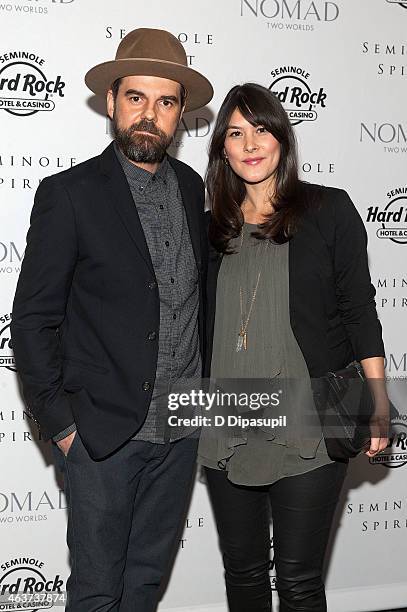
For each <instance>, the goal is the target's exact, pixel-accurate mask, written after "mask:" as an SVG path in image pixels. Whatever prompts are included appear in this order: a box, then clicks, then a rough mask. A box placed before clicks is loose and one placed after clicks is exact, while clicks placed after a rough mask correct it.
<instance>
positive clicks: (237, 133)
mask: <svg viewBox="0 0 407 612" xmlns="http://www.w3.org/2000/svg"><path fill="white" fill-rule="evenodd" d="M240 134H241V132H239V131H238V130H235V131H234V132H230V133H229V136H232V137H236V136H240Z"/></svg>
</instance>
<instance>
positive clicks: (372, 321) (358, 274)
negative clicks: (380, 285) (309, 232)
mask: <svg viewBox="0 0 407 612" xmlns="http://www.w3.org/2000/svg"><path fill="white" fill-rule="evenodd" d="M336 195H337V197H336V202H335V204H336V205H335V255H334V264H335V283H336V295H337V301H338V308H339V310H340V312H341V316H342V320H343V322H344V324H345V327H346V331H347V333H348V336H349V339H350V341H351V343H352V347H353V352H354V355H355V359H357V360H358V361H360V363H361V364H362V367H363V371H364V373H365V376H366V378H367V379H368V382H369V388H370V391H371V393H372V398H373V401H374V406H375V412H374V415H373V417H372V421H371V445H370V449H369V450H368V451H367V452H366V454H367V455H368V456H369V457H372V456H373V455H375V454H376V453H378V452H380V451H382V450H383V449H384V448H386V446H387V445H388V424H389V400H388V397H387V391H386V382H385V372H384V355H385V353H384V346H383V340H382V328H381V325H380V321H379V319H378V317H377V312H376V303H375V299H374V298H375V293H376V291H375V288H374V287H373V285H372V282H371V279H370V273H369V266H368V257H367V234H366V230H365V227H364V224H363V221H362V219H361V217H360V215H359V213H358V211H357V209H356V207H355V206H354V204H353V202H352V200H351V199H350V197H349V196H348V194H347V193H346V192H345V191H339V192H337V193H336Z"/></svg>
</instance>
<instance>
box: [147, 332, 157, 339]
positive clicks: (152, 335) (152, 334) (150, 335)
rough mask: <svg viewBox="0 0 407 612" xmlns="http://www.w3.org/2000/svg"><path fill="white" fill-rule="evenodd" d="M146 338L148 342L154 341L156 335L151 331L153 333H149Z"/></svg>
mask: <svg viewBox="0 0 407 612" xmlns="http://www.w3.org/2000/svg"><path fill="white" fill-rule="evenodd" d="M147 338H148V339H149V340H155V339H156V338H157V334H156V333H155V332H154V331H153V332H150V333H149V334H148V336H147Z"/></svg>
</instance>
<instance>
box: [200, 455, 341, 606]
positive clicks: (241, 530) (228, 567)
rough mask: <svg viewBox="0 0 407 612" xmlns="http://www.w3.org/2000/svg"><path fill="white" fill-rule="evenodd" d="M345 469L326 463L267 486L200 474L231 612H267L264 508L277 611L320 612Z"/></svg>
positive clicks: (219, 474)
mask: <svg viewBox="0 0 407 612" xmlns="http://www.w3.org/2000/svg"><path fill="white" fill-rule="evenodd" d="M346 468H347V464H346V463H339V462H335V463H330V464H328V465H324V466H322V467H319V468H316V469H314V470H311V471H309V472H307V473H305V474H300V475H298V476H290V477H286V478H282V479H280V480H278V481H277V482H275V483H274V484H272V485H269V486H266V487H244V486H238V485H234V484H233V483H231V482H230V481H229V480H228V479H227V474H226V472H224V471H220V470H213V469H210V468H205V472H206V476H207V481H208V488H209V493H210V497H211V501H212V505H213V509H214V513H215V519H216V523H217V528H218V534H219V541H220V548H221V552H222V555H223V563H224V567H225V581H226V592H227V598H228V603H229V610H230V612H269V611H270V610H271V586H270V577H269V567H270V508H271V516H272V521H273V547H274V562H275V569H276V574H277V581H276V587H277V592H278V596H279V599H280V612H291V611H292V610H296V611H302V612H325V611H326V609H327V607H326V599H325V587H324V583H323V580H322V569H323V561H324V555H325V551H326V546H327V543H328V537H329V531H330V527H331V523H332V519H333V516H334V512H335V507H336V504H337V501H338V497H339V494H340V490H341V487H342V484H343V480H344V477H345V474H346Z"/></svg>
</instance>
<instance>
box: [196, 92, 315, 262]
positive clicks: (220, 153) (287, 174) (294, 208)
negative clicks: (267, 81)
mask: <svg viewBox="0 0 407 612" xmlns="http://www.w3.org/2000/svg"><path fill="white" fill-rule="evenodd" d="M236 109H238V110H239V111H240V112H241V114H242V115H243V117H244V118H245V119H246V120H247V121H249V123H251V125H253V126H257V125H261V126H264V127H265V128H266V129H267V130H268V131H269V132H270V133H271V134H273V136H274V137H275V138H276V139H277V140H278V142H279V143H280V161H279V164H278V166H277V169H276V172H275V193H274V194H273V196H272V197H273V199H272V205H273V211H271V213H270V215H269V216H268V217H267V218H266V221H265V223H263V224H262V225H261V226H259V231H258V232H256V233H255V234H254V235H255V236H256V237H257V238H259V239H271V240H273V241H274V242H277V243H283V242H286V241H287V240H289V239H290V238H291V236H292V235H293V233H294V232H295V229H296V227H297V224H298V221H299V218H300V216H301V213H302V212H303V208H304V199H303V197H302V194H301V192H302V189H301V185H302V183H301V181H300V180H299V178H298V162H297V145H296V139H295V134H294V130H293V128H292V126H291V124H290V120H289V118H288V116H287V113H286V112H285V110H284V108H283V106H282V104H281V102H280V101H279V100H278V98H277V97H276V96H275V95H274V94H273V93H271V91H270V90H269V89H266V88H265V87H262V86H261V85H257V84H256V83H245V84H244V85H237V86H235V87H233V88H232V89H231V90H230V91H229V93H228V94H227V96H226V98H225V100H224V101H223V104H222V106H221V108H220V110H219V114H218V116H217V119H216V123H215V127H214V131H213V134H212V138H211V143H210V148H209V163H208V169H207V172H206V187H207V190H208V195H209V202H210V207H211V213H212V214H211V221H210V225H209V239H210V241H211V243H212V245H213V246H214V247H215V249H216V250H217V251H219V252H223V253H229V252H230V251H229V250H228V244H229V241H230V239H231V238H234V237H236V236H238V235H239V234H240V231H241V228H242V225H243V223H244V219H243V213H242V211H241V205H242V202H243V200H244V198H245V195H246V187H245V184H244V182H243V180H242V179H241V178H240V177H239V176H238V175H237V174H235V172H233V170H232V169H231V167H230V166H229V165H228V164H226V163H225V159H224V144H225V137H226V132H227V129H228V125H229V121H230V117H231V115H232V113H233V112H234V110H236Z"/></svg>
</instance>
